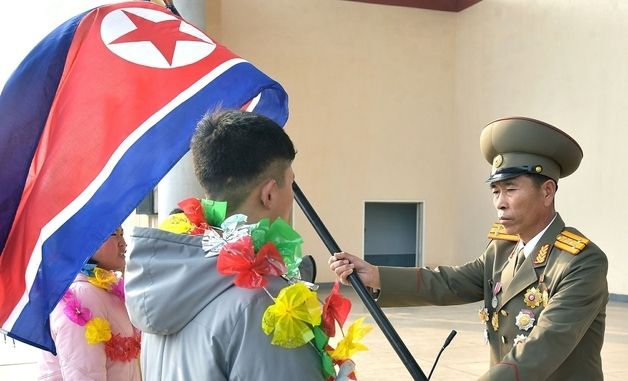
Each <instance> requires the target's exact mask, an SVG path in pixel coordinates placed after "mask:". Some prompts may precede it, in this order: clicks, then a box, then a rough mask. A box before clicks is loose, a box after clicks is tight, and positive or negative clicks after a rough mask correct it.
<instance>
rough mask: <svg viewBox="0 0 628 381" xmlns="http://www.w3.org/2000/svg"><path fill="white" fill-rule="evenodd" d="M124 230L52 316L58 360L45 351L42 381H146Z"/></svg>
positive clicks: (78, 279) (104, 246)
mask: <svg viewBox="0 0 628 381" xmlns="http://www.w3.org/2000/svg"><path fill="white" fill-rule="evenodd" d="M122 233H123V232H122V228H118V229H117V230H116V231H115V232H114V233H113V234H112V235H111V236H110V237H109V238H108V239H107V240H106V241H105V242H104V243H103V244H102V246H101V247H100V248H99V249H98V251H96V253H95V254H94V255H93V256H92V258H91V259H90V261H89V262H88V263H87V264H86V265H85V266H84V267H83V269H82V270H81V273H80V274H79V275H78V276H77V277H76V279H75V280H74V283H72V285H71V286H70V288H69V290H68V291H67V292H66V294H65V295H64V296H63V298H62V299H61V301H60V302H59V304H58V305H57V306H56V307H55V309H54V311H53V312H52V314H51V315H50V329H51V332H52V338H53V339H54V341H55V345H56V347H57V356H54V355H53V354H51V353H49V352H42V356H41V359H40V361H39V369H40V375H39V380H47V381H71V380H72V381H73V380H81V381H84V380H85V381H91V380H94V381H96V380H98V381H105V380H107V381H140V379H141V377H140V371H139V363H138V357H139V352H140V334H139V331H138V330H137V329H135V328H134V327H133V326H132V325H131V322H130V320H129V317H128V314H127V311H126V307H125V305H124V291H123V290H124V287H123V283H122V278H120V277H118V276H117V275H116V273H115V271H121V270H123V269H124V264H125V257H124V253H125V252H126V242H125V241H124V237H123V234H122Z"/></svg>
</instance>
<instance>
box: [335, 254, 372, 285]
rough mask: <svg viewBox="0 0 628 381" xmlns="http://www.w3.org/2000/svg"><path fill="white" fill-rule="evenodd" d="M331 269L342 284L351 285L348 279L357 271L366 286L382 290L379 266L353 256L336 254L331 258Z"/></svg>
mask: <svg viewBox="0 0 628 381" xmlns="http://www.w3.org/2000/svg"><path fill="white" fill-rule="evenodd" d="M328 262H329V268H330V269H331V271H333V272H334V273H336V276H337V277H338V279H339V280H340V283H342V284H345V285H349V281H348V280H347V277H348V276H349V274H351V273H352V272H353V271H355V272H356V273H357V274H358V276H359V277H360V279H362V282H363V283H364V285H365V286H368V287H372V288H377V289H379V288H380V282H379V269H378V268H377V266H373V265H372V264H370V263H368V262H366V261H364V260H362V259H360V258H358V257H356V256H355V255H351V254H349V253H344V252H342V253H336V254H334V255H332V256H331V257H329V261H328Z"/></svg>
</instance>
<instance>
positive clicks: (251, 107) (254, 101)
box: [244, 93, 262, 112]
mask: <svg viewBox="0 0 628 381" xmlns="http://www.w3.org/2000/svg"><path fill="white" fill-rule="evenodd" d="M261 98H262V93H259V94H257V96H256V97H255V98H253V99H251V102H250V103H249V105H248V106H247V108H246V110H244V111H249V112H250V111H253V110H255V107H256V106H257V104H258V103H259V100H260V99H261Z"/></svg>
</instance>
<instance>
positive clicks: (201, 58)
mask: <svg viewBox="0 0 628 381" xmlns="http://www.w3.org/2000/svg"><path fill="white" fill-rule="evenodd" d="M287 102H288V101H287V95H286V93H285V91H284V90H283V88H282V87H281V86H280V85H279V84H278V83H277V82H275V81H273V80H272V79H271V78H269V77H268V76H266V75H265V74H264V73H262V72H261V71H259V70H258V69H256V68H255V67H254V66H253V65H252V64H250V63H249V62H247V61H245V60H243V59H242V58H239V57H237V56H236V55H234V54H233V53H232V52H230V51H229V50H227V49H226V48H225V47H224V46H221V45H219V44H217V43H216V42H214V41H212V40H211V39H210V38H209V37H207V36H206V35H205V34H204V33H203V32H202V31H200V30H199V29H197V28H195V27H194V26H193V25H190V24H188V23H187V22H185V21H184V20H182V19H181V18H179V17H177V16H175V15H173V14H172V13H171V12H170V11H168V10H167V9H165V8H163V7H161V6H159V5H155V4H152V3H149V2H144V1H141V2H140V1H136V2H133V1H132V2H126V3H118V4H115V5H108V6H102V7H99V8H95V9H93V10H91V11H88V12H86V13H84V14H81V15H79V16H76V17H74V18H72V19H70V20H68V21H67V22H65V23H64V24H62V25H61V26H59V27H58V28H57V29H55V30H54V31H53V32H52V33H50V34H49V35H48V36H47V37H46V38H45V39H44V40H42V41H41V42H40V43H39V44H38V45H37V46H36V47H35V48H34V49H33V51H32V52H31V53H30V54H29V55H28V56H27V57H26V58H25V60H24V61H23V62H22V64H21V65H20V66H19V67H18V68H17V70H16V71H15V72H14V74H13V75H12V77H11V78H10V79H9V81H8V82H7V84H6V86H5V88H4V89H3V91H2V95H1V96H0V116H1V117H0V249H1V250H2V251H1V255H0V324H1V327H2V331H4V332H5V333H8V335H9V336H11V337H13V338H15V339H17V340H20V341H23V342H25V343H28V344H31V345H34V346H37V347H40V348H43V349H46V350H49V351H51V352H53V353H55V347H54V343H53V341H52V339H51V337H50V332H49V322H48V316H49V314H50V312H51V311H52V309H53V308H54V306H55V305H56V304H57V302H58V301H59V300H60V299H61V296H62V295H63V293H64V292H65V290H66V289H67V288H68V287H69V285H70V284H71V283H72V281H73V279H74V277H75V276H76V274H77V273H78V272H79V270H80V268H81V267H82V265H83V264H84V263H85V261H86V260H87V259H88V258H89V257H90V256H91V255H92V254H93V253H94V252H95V251H96V249H97V248H98V247H99V246H100V245H101V244H102V242H103V241H104V240H105V239H106V238H107V237H108V236H109V235H110V234H111V232H112V231H113V230H114V229H115V228H116V227H117V226H119V225H120V224H121V223H122V221H123V220H124V219H125V218H126V217H127V216H128V215H129V214H130V213H131V212H132V211H133V209H134V208H135V207H136V206H137V204H138V203H139V202H140V201H141V200H142V198H143V197H144V196H145V195H146V194H147V193H148V192H149V191H150V190H151V189H152V188H153V187H154V186H155V185H156V184H157V182H158V181H159V180H160V179H161V178H162V177H163V176H164V175H165V174H166V173H167V172H168V171H169V170H170V168H172V166H173V165H174V164H175V163H176V162H177V161H178V160H179V159H180V158H181V157H182V156H183V155H184V154H185V153H186V152H187V151H188V148H189V142H190V138H191V136H192V133H193V131H194V128H195V125H196V122H197V121H198V120H200V118H201V117H202V116H203V114H204V113H206V112H207V111H211V110H213V109H215V108H217V107H222V108H242V107H245V108H246V109H248V110H255V111H256V112H259V113H262V114H264V115H266V116H268V117H270V118H271V119H273V120H275V121H276V122H277V123H278V124H279V125H284V123H285V122H286V120H287V117H288V107H287Z"/></svg>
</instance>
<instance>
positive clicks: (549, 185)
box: [541, 179, 558, 206]
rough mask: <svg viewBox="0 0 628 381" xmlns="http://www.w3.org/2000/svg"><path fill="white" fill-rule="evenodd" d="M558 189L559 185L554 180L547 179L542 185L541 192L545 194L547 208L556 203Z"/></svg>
mask: <svg viewBox="0 0 628 381" xmlns="http://www.w3.org/2000/svg"><path fill="white" fill-rule="evenodd" d="M557 189H558V184H556V181H554V180H552V179H547V180H546V181H545V182H544V183H543V184H541V191H542V192H543V200H544V204H545V206H550V205H552V204H553V203H554V196H556V190H557Z"/></svg>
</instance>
